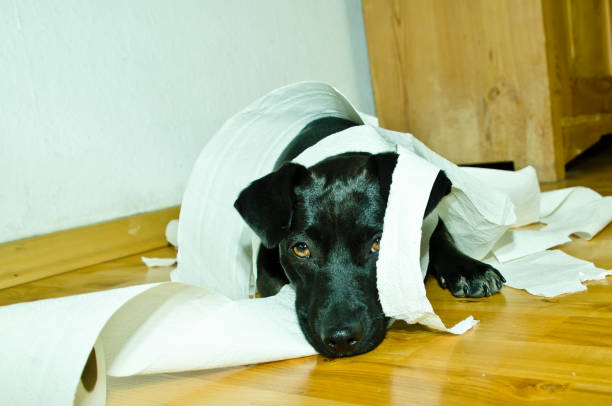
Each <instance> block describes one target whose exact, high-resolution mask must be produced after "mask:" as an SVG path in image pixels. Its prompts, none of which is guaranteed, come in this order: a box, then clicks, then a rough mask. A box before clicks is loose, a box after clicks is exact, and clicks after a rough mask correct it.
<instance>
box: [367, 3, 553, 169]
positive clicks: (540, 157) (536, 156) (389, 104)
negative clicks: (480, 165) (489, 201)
mask: <svg viewBox="0 0 612 406" xmlns="http://www.w3.org/2000/svg"><path fill="white" fill-rule="evenodd" d="M363 10H364V19H365V23H366V24H365V25H366V33H367V39H368V50H369V55H370V69H371V71H372V82H373V89H374V96H375V101H376V108H377V113H378V115H379V119H380V122H381V124H382V125H383V126H385V127H389V128H391V129H394V130H400V131H409V132H411V133H413V134H415V135H416V136H417V137H418V138H419V139H421V140H422V141H423V142H425V144H427V145H428V146H429V147H430V148H432V149H433V150H435V151H436V152H438V153H440V154H442V155H443V156H445V157H447V158H449V159H451V160H452V161H454V162H458V163H475V162H496V161H514V162H515V165H516V166H517V167H519V168H520V167H523V166H525V165H527V164H531V165H533V166H535V168H536V170H537V171H538V175H539V176H540V178H541V179H543V180H556V179H558V178H561V177H562V176H563V162H560V161H559V158H562V156H561V155H559V154H562V151H561V152H559V148H558V146H557V145H556V144H555V139H554V128H553V124H554V121H553V118H554V117H553V116H552V110H551V98H550V91H551V89H550V84H549V77H548V74H549V72H548V62H547V54H546V52H545V44H546V40H545V30H544V27H543V23H542V22H543V19H544V15H543V10H542V5H541V2H538V1H531V0H527V1H523V0H497V1H488V0H472V1H456V0H434V1H430V0H410V1H392V0H389V1H379V0H364V1H363Z"/></svg>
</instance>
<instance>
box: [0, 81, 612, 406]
mask: <svg viewBox="0 0 612 406" xmlns="http://www.w3.org/2000/svg"><path fill="white" fill-rule="evenodd" d="M325 116H336V117H340V118H346V119H349V120H352V121H354V122H356V123H357V124H359V125H358V126H356V127H353V128H349V129H347V130H345V131H342V132H340V133H337V134H334V135H332V136H330V137H328V138H325V139H324V140H322V141H321V142H319V143H317V144H316V145H315V146H313V147H311V148H310V149H308V150H306V151H304V152H303V153H302V154H301V155H300V156H298V157H297V158H296V162H300V163H302V164H304V165H312V164H314V163H316V162H318V161H319V160H321V159H323V158H324V157H327V156H330V155H334V154H336V153H340V152H345V151H347V150H351V151H365V152H371V153H378V152H386V151H395V152H397V153H398V154H399V158H398V164H397V166H396V168H395V171H394V174H393V181H392V185H391V191H390V195H389V202H388V207H387V211H386V214H385V220H384V232H383V236H382V240H381V250H380V253H379V262H378V264H377V270H378V288H379V296H380V300H381V304H382V306H383V310H384V312H385V314H386V315H387V316H389V317H393V318H396V319H402V320H405V321H407V322H409V323H422V324H424V325H426V326H429V327H431V328H434V329H438V330H441V331H447V332H450V333H456V334H460V333H462V332H464V331H466V330H468V329H470V328H471V327H473V326H474V325H475V324H476V323H477V321H475V320H474V319H473V318H472V317H471V316H470V317H466V318H465V319H464V320H463V321H462V322H460V323H458V324H457V325H455V326H453V327H451V328H447V327H446V326H445V325H444V324H443V323H442V321H441V320H440V319H439V317H438V316H437V315H436V314H435V312H434V311H433V308H432V306H431V304H430V303H429V301H428V299H427V296H426V292H425V289H424V284H423V276H424V272H425V270H426V269H427V262H428V238H429V235H431V232H432V230H433V228H434V227H435V224H436V221H437V216H440V217H441V218H442V219H443V220H444V222H445V224H446V225H447V228H448V229H449V231H450V232H451V234H452V235H453V237H454V239H455V240H456V243H457V245H458V246H459V247H460V248H461V249H462V250H463V251H464V252H466V253H468V254H469V255H472V256H473V257H475V258H480V259H482V258H484V259H485V261H488V262H490V263H492V264H495V266H498V267H499V269H500V270H501V272H502V273H503V274H504V275H505V277H506V279H508V281H509V283H511V284H512V286H516V287H517V288H524V289H527V290H528V291H530V292H533V293H535V294H544V295H555V294H559V293H563V292H567V291H573V290H577V289H579V288H578V287H577V286H578V285H580V283H579V282H576V280H578V281H582V280H586V279H589V278H599V277H603V275H605V274H607V273H609V272H608V271H604V270H598V269H594V267H592V264H590V265H591V266H589V265H588V263H586V265H585V263H584V262H577V260H575V259H574V258H571V257H569V256H567V255H565V254H558V252H559V251H554V250H553V251H542V250H543V249H544V248H542V247H547V248H548V246H549V245H550V244H552V243H557V242H555V241H557V240H555V241H553V240H552V237H550V238H549V235H550V236H553V235H554V236H555V238H557V239H559V241H561V236H562V235H564V236H565V237H567V235H569V234H571V233H574V234H578V235H579V236H583V237H585V238H590V237H592V236H593V235H594V234H595V233H597V232H598V231H599V230H601V229H602V228H603V227H604V226H605V225H606V224H607V223H608V222H609V221H610V218H611V217H612V213H610V212H609V209H610V207H609V205H610V199H609V198H602V197H601V196H599V195H595V194H593V193H594V192H592V191H589V190H588V189H584V188H577V189H572V190H566V191H562V192H561V191H560V192H554V193H553V192H547V193H544V194H541V193H540V192H539V187H538V184H537V178H536V177H535V171H534V170H533V169H532V168H527V169H523V170H522V171H518V172H504V173H500V172H491V171H489V170H478V169H466V168H460V167H457V166H456V165H454V164H453V163H451V162H449V161H447V160H446V159H444V158H443V157H441V156H439V155H438V154H436V153H434V152H433V151H431V150H429V149H428V148H427V147H426V146H425V145H423V144H422V143H421V142H420V141H418V140H417V139H416V138H414V137H413V136H411V135H410V134H405V133H398V132H393V131H389V130H386V129H382V128H380V127H378V126H377V123H376V121H375V120H373V119H372V118H371V117H366V116H364V115H362V114H360V113H359V112H358V111H357V110H356V109H355V108H354V107H353V106H352V105H351V104H350V103H349V102H348V100H347V99H346V98H345V97H344V96H343V95H342V94H340V93H339V92H338V91H337V90H336V89H334V88H333V87H331V86H329V85H326V84H322V83H315V82H307V83H299V84H295V85H291V86H287V87H284V88H281V89H278V90H275V91H273V92H271V93H270V94H268V95H265V96H264V97H262V98H260V99H259V100H257V101H255V102H253V103H252V104H251V105H249V106H248V107H247V108H245V109H244V110H243V111H241V112H239V113H237V114H236V115H235V116H233V117H232V118H231V119H230V120H228V121H227V122H226V124H224V126H223V127H222V128H221V129H220V130H219V131H218V132H217V133H216V134H215V135H214V136H213V137H212V138H211V140H210V142H209V143H208V144H207V145H206V146H205V148H204V149H203V151H202V152H201V154H200V156H199V158H198V160H197V162H196V164H195V166H194V169H193V172H192V174H191V177H190V180H189V182H188V186H187V189H186V192H185V195H184V198H183V203H182V209H181V214H180V220H179V223H178V232H176V233H175V232H174V231H173V227H175V226H174V225H173V226H172V227H168V236H169V237H168V238H172V239H173V240H174V236H176V239H177V240H178V241H177V242H174V243H173V244H175V243H176V244H178V247H179V252H178V267H177V269H176V270H175V271H173V272H172V279H173V280H174V281H175V282H169V283H163V284H152V285H141V286H135V287H129V288H122V289H115V290H109V291H104V292H96V293H91V294H85V295H78V296H71V297H65V298H58V299H49V300H43V301H38V302H31V303H23V304H17V305H11V306H3V307H0V325H1V326H3V334H2V335H0V359H1V360H2V363H0V379H1V380H2V382H3V390H2V391H0V404H7V405H9V404H10V405H40V404H45V405H66V404H87V405H94V404H96V405H97V404H103V403H104V396H103V395H104V394H105V390H104V388H105V387H104V385H105V380H104V379H105V371H106V373H108V374H109V375H112V376H128V375H133V374H146V373H157V372H172V371H180V370H190V369H202V368H217V367H223V366H232V365H240V364H251V363H257V362H265V361H272V360H278V359H285V358H291V357H299V356H305V355H310V354H314V353H315V351H314V349H313V348H312V347H311V346H310V345H309V344H308V343H307V342H306V340H305V338H304V337H303V335H302V333H301V330H300V328H299V325H298V323H297V320H296V315H295V309H294V300H295V293H294V291H293V290H292V289H291V287H289V286H286V287H284V288H283V289H282V290H281V291H280V292H279V293H278V294H277V295H276V296H273V297H269V298H259V299H249V297H250V296H252V295H253V286H254V282H255V278H256V269H254V266H253V258H254V255H255V252H256V248H257V246H258V244H257V241H256V239H254V238H253V236H252V233H251V232H250V230H249V229H248V228H247V226H246V225H245V224H244V222H243V221H242V219H241V218H240V216H239V215H238V214H237V213H236V212H235V210H234V209H233V202H234V200H235V199H236V197H237V196H238V193H239V192H240V191H241V190H242V189H243V188H244V187H246V186H247V185H248V184H249V183H250V182H251V181H253V180H254V179H257V178H259V177H261V176H264V175H265V174H267V173H268V172H270V171H271V170H272V168H273V165H274V161H275V160H276V157H277V156H278V155H279V154H280V153H281V151H282V150H283V149H284V147H285V146H286V145H287V144H288V143H289V142H290V141H291V139H293V137H294V136H295V135H296V134H297V133H298V132H299V131H300V130H301V129H302V128H303V127H304V126H305V125H306V124H308V123H309V122H310V121H312V120H315V119H317V118H321V117H325ZM439 170H444V171H445V173H446V174H447V176H448V177H449V178H450V179H451V181H452V182H453V188H452V192H451V194H450V195H448V196H447V197H445V198H444V199H443V200H442V202H441V203H440V205H439V207H438V208H437V210H436V211H435V212H434V213H433V215H430V216H428V217H427V218H426V219H424V220H423V219H422V215H419V214H418V213H423V212H424V207H425V205H426V203H427V200H428V197H429V191H430V190H431V186H432V183H433V180H434V179H435V177H436V174H437V173H438V171H439ZM576 210H583V211H585V212H586V210H589V213H591V214H592V213H596V215H595V216H581V217H579V218H578V217H570V216H572V214H575V211H576ZM591 217H593V218H591ZM574 220H575V221H574ZM535 221H541V222H543V223H545V224H547V225H546V226H545V227H544V229H543V232H540V233H539V234H538V233H537V232H538V231H540V230H536V231H534V230H531V231H534V232H533V233H531V234H533V235H531V234H519V235H518V236H517V235H516V234H508V233H515V232H517V230H510V231H509V228H510V227H511V226H513V225H522V224H527V223H530V222H535ZM174 224H175V223H174ZM508 235H510V237H508ZM534 236H537V237H534ZM542 236H544V237H542ZM538 238H539V239H542V240H546V243H544V242H542V243H541V244H540V245H537V244H536V243H535V241H536V240H537V239H538ZM522 239H523V240H522ZM507 241H510V243H508V242H507ZM517 241H518V242H517ZM521 241H528V243H522V242H521ZM508 244H510V245H508ZM512 244H514V245H512ZM533 246H537V247H538V248H537V249H538V250H539V252H535V253H532V252H530V251H531V250H530V249H525V248H524V247H533ZM534 255H535V256H534ZM509 258H512V259H511V260H510V259H509ZM563 267H567V268H571V269H572V272H568V273H558V272H557V271H556V269H560V268H563ZM540 269H548V270H550V271H549V272H548V273H547V275H546V276H543V275H542V274H543V272H539V270H540ZM534 271H538V272H534ZM521 272H522V273H521ZM553 273H555V275H554V276H552V275H553ZM576 275H578V279H576ZM546 278H549V279H546ZM559 279H561V280H562V281H566V282H567V283H559ZM553 282H556V283H557V284H556V286H554V287H553V286H552V285H553ZM576 283H578V285H576ZM580 286H582V285H580ZM466 316H468V315H466Z"/></svg>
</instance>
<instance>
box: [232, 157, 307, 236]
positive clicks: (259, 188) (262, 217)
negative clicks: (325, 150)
mask: <svg viewBox="0 0 612 406" xmlns="http://www.w3.org/2000/svg"><path fill="white" fill-rule="evenodd" d="M307 174H308V170H307V169H306V168H304V167H303V166H302V165H298V164H294V163H287V164H285V165H283V166H282V167H281V168H280V169H278V170H276V171H274V172H272V173H270V174H268V175H266V176H264V177H263V178H260V179H258V180H256V181H254V182H253V183H251V184H250V185H249V186H248V187H247V188H246V189H244V190H243V191H242V192H240V195H239V196H238V199H236V202H234V207H235V208H236V210H238V213H240V215H241V216H242V218H243V219H244V221H246V223H247V224H248V225H249V227H251V229H252V230H253V231H254V232H255V234H257V236H258V237H259V238H260V239H261V242H262V243H263V245H264V246H265V247H266V248H272V247H274V246H276V245H278V243H279V242H280V241H281V240H282V239H283V238H284V237H285V236H286V235H287V233H288V232H289V227H290V226H291V218H292V217H293V186H295V184H296V183H297V182H298V181H299V180H300V179H301V178H303V177H305V176H306V175H307Z"/></svg>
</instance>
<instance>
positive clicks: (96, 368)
mask: <svg viewBox="0 0 612 406" xmlns="http://www.w3.org/2000/svg"><path fill="white" fill-rule="evenodd" d="M105 404H106V362H105V360H104V346H103V345H102V341H101V340H100V339H98V340H97V341H96V343H95V344H94V347H93V348H92V350H91V352H90V353H89V356H88V357H87V361H86V362H85V366H84V367H83V372H82V373H81V378H80V379H79V382H78V385H77V390H76V394H75V395H74V405H75V406H101V405H105Z"/></svg>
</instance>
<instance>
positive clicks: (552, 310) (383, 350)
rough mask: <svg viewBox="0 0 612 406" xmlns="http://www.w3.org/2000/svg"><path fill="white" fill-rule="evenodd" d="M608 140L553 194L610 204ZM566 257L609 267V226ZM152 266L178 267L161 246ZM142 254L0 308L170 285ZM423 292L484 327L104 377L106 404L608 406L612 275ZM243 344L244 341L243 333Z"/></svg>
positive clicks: (21, 289)
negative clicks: (339, 354) (352, 349)
mask: <svg viewBox="0 0 612 406" xmlns="http://www.w3.org/2000/svg"><path fill="white" fill-rule="evenodd" d="M610 156H612V137H606V138H604V140H603V141H602V142H600V143H599V144H598V147H597V149H596V150H591V151H587V152H586V153H585V154H583V155H582V156H580V157H579V158H577V159H576V160H575V161H573V162H572V163H571V164H570V165H569V166H568V168H567V177H566V179H565V180H563V181H561V182H557V183H555V184H546V185H543V189H545V190H550V189H554V188H559V187H565V186H573V185H577V184H581V185H586V186H589V187H593V188H594V189H596V190H597V191H599V192H600V193H602V194H605V195H612V160H611V159H610ZM563 250H564V251H566V252H568V253H570V254H571V255H575V256H577V257H580V258H583V259H587V260H591V261H594V262H595V264H596V265H597V266H599V267H603V268H608V269H610V268H612V226H608V227H607V228H606V229H605V230H604V231H603V232H602V233H600V234H599V235H598V236H596V237H595V238H594V239H593V240H592V241H590V242H587V241H583V240H576V241H573V242H571V243H569V244H566V245H565V246H564V247H563ZM147 255H148V256H161V257H173V256H175V255H176V251H175V250H174V249H173V248H171V247H167V248H163V249H159V250H155V251H151V252H149V253H147ZM169 271H170V268H159V269H151V270H148V269H146V267H145V266H144V265H143V264H142V263H141V262H140V255H135V256H130V257H126V258H122V259H118V260H115V261H110V262H106V263H103V264H98V265H94V266H90V267H87V268H84V269H81V270H77V271H73V272H69V273H65V274H62V275H58V276H54V277H51V278H47V279H43V280H39V281H35V282H30V283H28V284H25V285H21V286H16V287H13V288H10V289H4V290H0V304H9V303H16V302H20V301H26V300H35V299H42V298H48V297H57V296H64V295H69V294H75V293H85V292H90V291H94V290H103V289H110V288H115V287H120V286H127V285H130V284H139V283H147V282H158V281H164V280H168V275H169ZM426 288H427V292H428V296H429V298H430V300H431V302H432V305H433V307H434V309H435V310H436V311H437V312H438V313H439V314H440V316H441V317H442V319H443V320H444V321H445V322H447V323H454V322H457V321H459V320H461V319H462V318H463V317H465V316H466V315H468V314H472V315H474V317H475V318H476V319H479V320H480V323H479V324H478V325H477V326H476V327H475V328H474V329H473V330H472V331H470V332H468V333H466V334H465V335H462V336H452V335H447V334H441V333H436V332H432V331H429V330H427V329H424V328H421V327H418V326H407V325H405V324H401V323H396V324H395V325H394V326H393V327H392V328H391V329H390V330H389V333H388V335H387V338H386V339H385V340H384V341H383V343H382V344H381V345H380V346H379V347H378V348H376V349H375V350H374V351H372V352H370V353H368V354H364V355H360V356H357V357H351V358H345V359H336V360H329V359H326V358H324V357H321V356H312V357H306V358H299V359H292V360H287V361H280V362H271V363H266V364H260V365H254V366H244V367H236V368H224V369H218V370H211V371H195V372H184V373H175V374H158V375H152V376H141V377H132V378H109V381H108V385H109V392H108V404H109V405H111V406H119V405H121V406H123V405H125V406H139V405H147V406H150V405H177V406H180V405H185V406H192V405H201V404H206V405H244V404H250V405H286V404H301V405H349V404H361V405H387V404H390V405H402V406H403V405H426V406H433V405H445V406H446V405H458V406H464V405H476V406H478V405H483V406H485V405H486V406H490V405H534V404H536V405H550V406H553V405H555V406H556V405H568V406H576V405H587V406H595V405H610V404H612V277H608V278H607V279H606V280H603V281H595V282H590V283H588V290H587V291H585V292H580V293H575V294H569V295H562V296H559V297H556V298H548V299H547V298H541V297H537V296H532V295H529V294H527V293H526V292H523V291H519V290H515V289H512V288H508V287H504V289H503V290H502V292H501V293H500V294H497V295H494V296H492V297H489V298H485V299H459V298H455V297H453V296H451V295H450V294H449V293H448V291H446V290H442V289H441V288H440V287H439V286H438V284H437V283H436V282H435V281H434V280H431V279H429V280H427V282H426ZM245 337H248V331H245Z"/></svg>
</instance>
